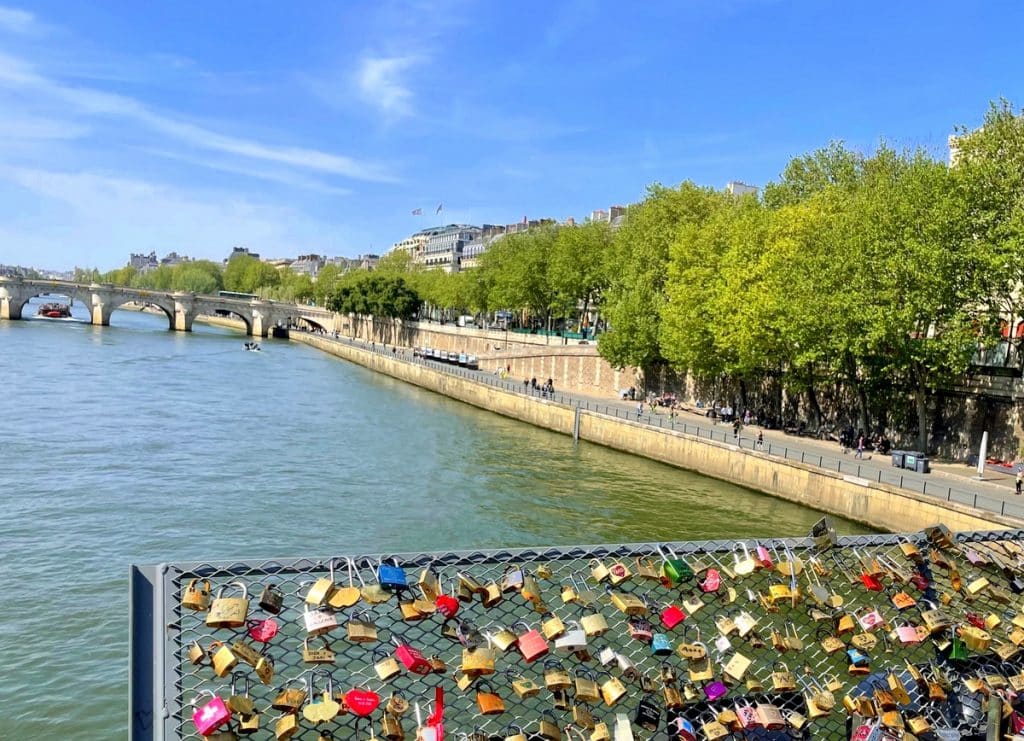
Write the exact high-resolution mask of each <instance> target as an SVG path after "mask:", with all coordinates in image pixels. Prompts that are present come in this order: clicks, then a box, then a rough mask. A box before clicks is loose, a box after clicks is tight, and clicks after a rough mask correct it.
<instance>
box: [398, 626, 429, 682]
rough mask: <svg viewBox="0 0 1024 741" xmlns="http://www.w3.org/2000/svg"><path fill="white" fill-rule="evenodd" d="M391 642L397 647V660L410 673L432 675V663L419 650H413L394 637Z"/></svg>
mask: <svg viewBox="0 0 1024 741" xmlns="http://www.w3.org/2000/svg"><path fill="white" fill-rule="evenodd" d="M391 640H392V641H393V642H394V644H395V646H396V647H397V648H395V658H396V659H398V660H399V661H400V662H401V663H402V666H404V667H405V668H406V669H408V670H409V671H410V672H412V673H413V674H421V675H422V674H430V672H432V671H433V668H432V667H431V666H430V662H429V661H427V659H426V657H425V656H424V655H423V654H422V653H420V650H419V649H418V648H413V647H412V646H410V645H409V644H408V643H406V642H405V641H402V640H399V639H398V637H396V636H392V637H391Z"/></svg>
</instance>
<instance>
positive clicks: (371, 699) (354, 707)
mask: <svg viewBox="0 0 1024 741" xmlns="http://www.w3.org/2000/svg"><path fill="white" fill-rule="evenodd" d="M343 699H344V700H345V707H346V708H348V710H349V712H350V713H352V715H356V716H358V717H360V718H365V717H366V716H367V715H370V713H372V712H373V711H374V710H376V709H377V706H378V705H380V695H378V694H377V693H376V692H374V691H372V690H362V689H359V688H356V689H351V690H349V691H348V692H346V693H345V695H344V697H343Z"/></svg>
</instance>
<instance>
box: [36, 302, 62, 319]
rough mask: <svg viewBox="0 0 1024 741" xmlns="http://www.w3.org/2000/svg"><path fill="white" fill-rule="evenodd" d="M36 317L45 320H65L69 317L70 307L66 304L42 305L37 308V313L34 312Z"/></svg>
mask: <svg viewBox="0 0 1024 741" xmlns="http://www.w3.org/2000/svg"><path fill="white" fill-rule="evenodd" d="M36 316H42V317H46V318H47V319H67V318H69V317H70V316H71V307H70V306H68V305H67V304H58V303H52V304H43V305H42V306H40V307H39V311H37V312H36Z"/></svg>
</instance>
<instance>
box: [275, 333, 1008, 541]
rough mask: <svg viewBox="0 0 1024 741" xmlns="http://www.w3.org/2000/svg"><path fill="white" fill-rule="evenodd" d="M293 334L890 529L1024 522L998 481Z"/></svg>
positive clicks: (388, 371)
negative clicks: (843, 455) (798, 445)
mask: <svg viewBox="0 0 1024 741" xmlns="http://www.w3.org/2000/svg"><path fill="white" fill-rule="evenodd" d="M291 339H292V340H294V341H297V342H301V343H304V344H307V345H310V346H312V347H316V348H318V349H320V350H323V351H325V352H328V353H331V354H333V355H335V356H337V357H340V358H342V359H345V360H349V361H350V362H353V363H357V364H359V365H362V366H364V367H366V368H369V369H371V370H375V371H377V372H380V373H383V374H385V375H388V376H391V377H393V378H397V379H399V380H402V381H406V382H408V383H411V384H414V385H416V386H420V387H421V388H425V389H428V390H431V391H435V392H436V393H440V394H443V395H445V396H449V397H451V398H454V399H457V400H459V401H463V402H466V403H468V404H472V405H473V406H476V407H479V408H481V409H486V410H488V411H491V412H495V413H497V414H502V415H504V416H507V417H511V418H513V419H518V420H520V421H523V422H528V423H530V424H533V425H536V426H538V427H543V428H545V429H549V430H553V431H555V432H559V433H562V434H565V435H570V436H573V437H574V438H575V439H579V440H586V441H588V442H594V443H598V444H599V445H604V446H606V447H610V448H613V449H616V450H621V451H623V452H627V453H633V454H635V455H641V456H643V457H646V458H649V459H652V460H656V461H659V462H662V463H667V464H669V465H672V466H676V467H679V468H684V469H688V470H691V471H695V472H697V473H700V474H703V475H705V476H711V477H713V478H717V479H721V480H723V481H728V482H730V483H734V484H739V485H741V486H745V487H747V488H749V489H753V490H755V491H760V492H763V493H766V494H770V495H772V496H777V497H779V498H782V499H786V500H788V501H791V502H796V503H799V504H802V505H805V506H808V507H811V508H814V509H817V510H820V511H823V512H827V513H830V514H835V515H838V516H841V517H845V518H848V519H851V520H856V521H858V522H862V523H864V524H866V525H868V526H870V527H873V528H877V529H880V530H886V531H889V532H902V531H914V530H919V529H921V528H923V527H926V526H928V525H931V524H934V523H936V522H942V523H944V524H946V525H947V526H949V527H951V528H954V529H958V530H978V529H991V528H993V527H1017V526H1019V525H1020V524H1021V523H1022V522H1024V504H1021V503H1018V502H1013V501H1007V500H1006V499H1005V498H1002V497H1001V496H999V495H998V494H997V493H995V492H993V491H991V490H990V489H989V488H985V489H981V490H978V489H975V490H973V491H972V490H971V489H970V488H967V485H966V484H969V482H966V484H965V486H964V488H963V489H960V488H954V487H953V486H952V485H941V486H936V485H934V484H932V485H929V483H928V481H927V480H925V481H923V482H921V481H920V480H919V479H918V478H916V477H917V476H919V475H918V474H913V475H911V473H912V472H909V471H902V470H901V471H899V472H898V473H896V472H888V471H883V468H882V467H881V466H880V465H879V463H875V462H873V461H864V462H862V461H856V462H854V463H851V462H849V461H845V462H844V461H842V460H837V461H836V462H835V465H834V466H833V465H832V463H833V461H832V459H828V458H827V457H826V456H825V455H823V454H813V457H811V456H810V455H809V454H808V452H807V451H805V450H797V449H790V448H789V447H786V446H779V445H776V444H773V443H769V444H768V445H766V446H764V448H763V449H757V448H756V442H754V441H743V442H742V443H741V442H740V441H734V440H733V438H732V434H731V431H723V430H721V429H715V427H714V426H707V427H705V426H700V425H695V424H691V423H690V422H687V421H677V420H670V419H668V418H667V415H665V416H663V415H647V416H644V415H637V414H636V411H635V407H634V408H633V410H629V409H623V408H621V406H618V405H608V404H601V403H597V402H594V401H592V400H590V399H584V398H582V397H579V396H576V395H570V394H562V393H559V392H556V393H554V394H551V395H548V396H542V395H540V394H538V393H534V392H532V391H531V390H530V389H529V387H528V386H527V385H525V384H523V383H521V382H515V381H511V380H507V379H506V380H502V379H501V378H499V377H497V376H495V375H494V374H489V373H486V372H483V371H469V370H466V369H462V368H458V367H453V366H448V365H444V364H440V363H435V362H432V361H424V360H423V359H420V358H414V357H413V355H412V353H411V352H410V351H409V350H408V349H404V348H397V347H394V346H386V345H382V344H376V343H362V342H358V341H352V340H349V339H345V338H338V339H334V338H331V337H329V336H326V335H321V334H310V333H305V332H292V333H291ZM541 380H543V379H541ZM638 417H639V419H638ZM751 448H753V449H751ZM893 476H895V479H893V478H892V477H893ZM908 486H914V487H917V486H920V488H918V489H917V490H914V489H910V488H907V487H908Z"/></svg>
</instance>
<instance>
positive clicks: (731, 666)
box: [723, 653, 751, 682]
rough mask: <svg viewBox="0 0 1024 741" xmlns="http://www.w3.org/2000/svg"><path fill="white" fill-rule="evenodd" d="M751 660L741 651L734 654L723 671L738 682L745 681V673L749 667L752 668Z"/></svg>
mask: <svg viewBox="0 0 1024 741" xmlns="http://www.w3.org/2000/svg"><path fill="white" fill-rule="evenodd" d="M750 664H751V661H750V659H748V658H747V657H746V656H744V655H743V654H741V653H735V654H733V656H732V658H731V659H729V661H728V662H727V663H726V665H725V667H724V669H723V671H724V672H725V674H726V676H727V677H731V678H732V679H734V680H735V681H737V682H742V681H743V675H744V674H746V673H747V669H749V668H750Z"/></svg>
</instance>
